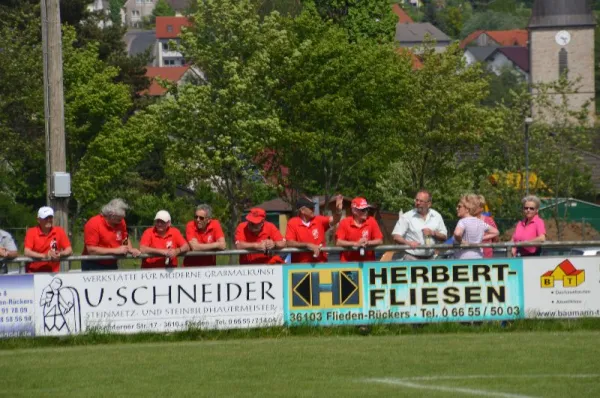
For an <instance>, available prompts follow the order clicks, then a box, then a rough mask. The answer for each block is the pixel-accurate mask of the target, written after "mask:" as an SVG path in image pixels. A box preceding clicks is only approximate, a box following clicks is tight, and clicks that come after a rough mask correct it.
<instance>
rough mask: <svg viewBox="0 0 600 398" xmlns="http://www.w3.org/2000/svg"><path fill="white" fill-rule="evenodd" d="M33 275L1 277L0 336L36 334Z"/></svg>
mask: <svg viewBox="0 0 600 398" xmlns="http://www.w3.org/2000/svg"><path fill="white" fill-rule="evenodd" d="M33 300H34V292H33V275H31V274H30V275H10V276H2V277H0V338H3V337H24V336H33V335H34V334H35V324H34V322H35V320H34V306H33Z"/></svg>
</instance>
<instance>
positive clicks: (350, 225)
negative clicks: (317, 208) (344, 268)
mask: <svg viewBox="0 0 600 398" xmlns="http://www.w3.org/2000/svg"><path fill="white" fill-rule="evenodd" d="M335 236H336V239H342V240H347V241H350V242H358V241H359V240H360V239H361V238H363V237H364V238H366V239H368V240H373V239H383V234H382V233H381V230H380V229H379V225H378V224H377V221H375V219H374V218H373V217H368V218H367V219H366V220H365V222H364V223H362V225H361V226H360V227H359V226H357V225H356V224H355V223H354V218H352V217H346V218H344V219H343V220H342V221H340V226H339V227H338V229H337V232H336V234H335ZM340 261H343V262H346V261H375V252H374V251H373V250H366V251H365V255H364V256H361V255H360V252H359V251H343V252H342V254H341V255H340Z"/></svg>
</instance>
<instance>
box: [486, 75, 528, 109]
mask: <svg viewBox="0 0 600 398" xmlns="http://www.w3.org/2000/svg"><path fill="white" fill-rule="evenodd" d="M487 78H488V81H489V94H488V96H487V97H486V98H485V99H484V100H483V101H482V104H483V105H487V106H491V107H493V106H496V105H499V104H501V103H503V104H505V105H506V106H507V107H509V108H510V107H511V106H512V105H513V99H514V98H515V95H516V96H519V93H521V94H522V93H524V92H525V91H527V89H528V87H527V83H526V82H525V81H524V79H523V77H522V75H520V74H518V73H517V72H516V71H515V70H514V69H512V68H504V69H502V70H501V71H500V75H497V74H496V73H494V72H492V71H488V72H487Z"/></svg>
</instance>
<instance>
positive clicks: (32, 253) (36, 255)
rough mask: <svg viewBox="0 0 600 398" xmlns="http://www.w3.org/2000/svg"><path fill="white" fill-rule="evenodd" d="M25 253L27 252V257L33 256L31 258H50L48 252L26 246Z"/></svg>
mask: <svg viewBox="0 0 600 398" xmlns="http://www.w3.org/2000/svg"><path fill="white" fill-rule="evenodd" d="M23 254H25V257H31V258H37V259H40V260H41V259H44V258H48V253H40V252H36V251H34V250H31V249H28V248H25V250H24V251H23Z"/></svg>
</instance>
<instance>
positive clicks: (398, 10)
mask: <svg viewBox="0 0 600 398" xmlns="http://www.w3.org/2000/svg"><path fill="white" fill-rule="evenodd" d="M392 11H393V12H394V14H396V15H397V16H398V22H399V23H414V22H415V21H413V19H412V18H411V17H410V15H408V14H407V13H406V11H404V10H403V9H402V7H400V5H399V4H393V5H392Z"/></svg>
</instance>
